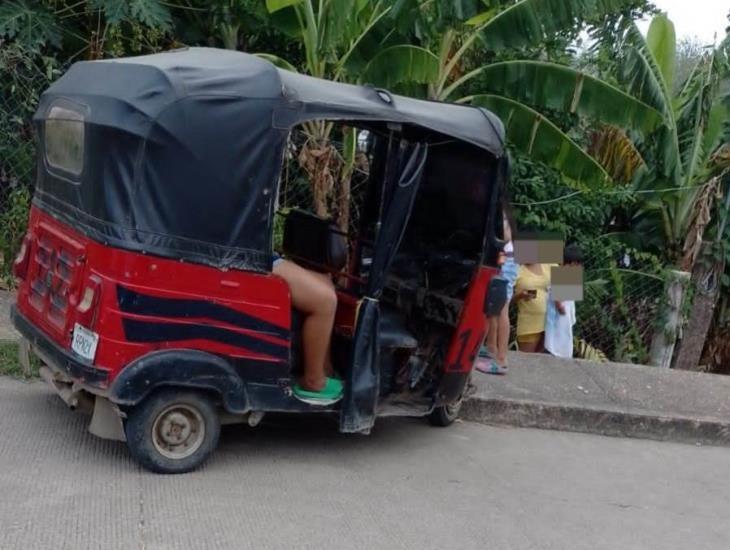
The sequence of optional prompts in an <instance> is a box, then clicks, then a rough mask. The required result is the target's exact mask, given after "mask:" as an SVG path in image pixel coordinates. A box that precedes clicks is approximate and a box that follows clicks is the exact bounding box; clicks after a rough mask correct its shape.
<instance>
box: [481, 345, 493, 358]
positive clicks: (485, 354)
mask: <svg viewBox="0 0 730 550" xmlns="http://www.w3.org/2000/svg"><path fill="white" fill-rule="evenodd" d="M478 357H479V359H494V356H493V355H492V352H491V351H489V348H488V347H487V346H482V347H480V348H479V355H478Z"/></svg>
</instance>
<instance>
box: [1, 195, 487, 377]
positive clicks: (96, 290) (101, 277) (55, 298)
mask: <svg viewBox="0 0 730 550" xmlns="http://www.w3.org/2000/svg"><path fill="white" fill-rule="evenodd" d="M15 271H16V275H17V276H18V278H19V279H20V282H21V284H20V285H19V289H18V296H17V308H18V311H19V312H20V313H21V314H22V315H23V316H24V317H26V318H27V319H28V320H29V321H30V322H31V323H32V324H33V325H34V326H36V327H37V328H39V329H40V330H41V331H43V333H45V334H46V335H47V336H48V337H49V338H50V339H51V340H53V341H54V342H55V343H57V344H58V345H60V346H61V347H62V348H63V349H65V350H70V349H71V337H72V333H73V329H74V325H75V324H76V323H79V324H81V325H82V326H84V327H86V328H88V329H90V330H92V331H94V332H96V333H98V334H99V345H98V349H97V354H96V358H95V361H94V366H95V367H96V368H99V369H103V370H105V371H107V373H108V376H107V379H106V382H104V383H103V384H102V387H107V386H109V385H111V384H112V382H113V381H114V379H115V378H116V377H117V375H118V374H119V373H120V371H121V370H122V369H124V368H125V366H127V365H129V364H130V363H132V362H133V361H134V360H136V359H139V358H140V357H142V356H144V355H147V354H148V353H150V352H153V351H156V350H162V349H194V350H200V351H206V352H211V353H215V354H219V355H223V356H226V357H229V358H232V359H249V360H255V361H257V362H258V364H260V368H262V369H265V368H266V363H270V364H271V365H272V369H274V368H278V369H279V370H280V371H281V370H282V368H283V370H284V371H286V372H288V370H287V369H288V366H287V365H283V364H282V359H281V357H279V358H277V357H272V356H268V355H266V354H264V353H261V352H257V351H255V350H253V349H245V346H244V347H241V346H240V345H237V346H234V345H228V344H225V343H221V342H218V341H214V340H209V339H186V340H165V341H161V342H154V343H139V342H132V341H129V340H128V339H127V338H126V337H125V331H124V327H123V321H124V320H125V319H129V320H141V317H140V316H139V315H136V314H134V313H129V312H124V311H121V310H120V306H119V303H118V292H117V287H118V286H123V287H124V288H126V289H129V290H131V291H133V292H136V293H139V294H143V295H146V296H153V297H156V298H163V299H176V300H202V301H206V302H212V303H213V304H217V305H221V306H225V307H226V308H230V309H232V310H235V311H237V312H240V313H243V314H246V315H249V316H251V317H255V318H257V319H260V320H262V321H264V322H267V323H270V324H272V325H275V326H276V327H280V328H281V329H284V331H285V332H286V331H289V330H290V329H291V298H290V295H289V289H288V287H287V285H286V283H285V282H284V280H283V279H281V278H279V277H277V276H275V275H272V274H260V273H253V272H245V271H237V270H230V271H225V270H220V269H216V268H213V267H209V266H205V265H199V264H191V263H186V262H181V261H176V260H171V259H164V258H160V257H156V256H148V255H145V254H140V253H135V252H129V251H125V250H121V249H117V248H113V247H110V246H105V245H104V244H102V243H99V242H96V241H94V240H91V239H89V238H87V237H85V236H83V235H82V234H81V233H79V232H78V231H76V230H73V229H71V228H70V227H69V226H67V225H66V224H63V223H61V222H59V221H58V220H56V219H55V218H54V217H52V216H50V215H48V214H47V213H45V212H43V211H41V210H40V209H38V208H37V207H33V208H32V209H31V214H30V221H29V227H28V233H27V235H26V239H25V246H24V250H23V252H21V254H20V256H19V258H18V260H17V261H16V270H15ZM497 274H498V270H497V269H495V268H491V267H481V268H480V269H479V270H478V272H477V274H476V276H475V277H474V279H473V281H472V283H471V285H470V287H469V290H468V293H467V297H466V300H465V302H464V308H463V310H462V312H461V315H460V318H459V322H458V326H457V328H456V330H455V331H454V334H453V336H452V338H451V343H450V345H449V349H448V353H447V357H446V364H445V370H446V373H447V374H449V375H451V378H453V376H454V375H456V376H458V377H459V378H461V376H462V375H463V377H464V380H465V379H466V376H467V375H468V373H469V372H470V370H471V368H472V366H473V363H474V359H475V357H476V353H477V351H478V349H479V346H480V345H481V343H482V341H483V339H484V336H485V334H486V330H487V319H486V318H485V315H484V313H483V304H484V299H485V296H486V293H487V288H488V285H489V282H490V280H491V279H492V277H494V276H495V275H497ZM358 302H359V299H358V297H357V296H354V295H352V294H351V293H348V292H346V291H340V292H339V303H338V311H337V315H336V320H335V330H336V331H337V332H338V333H340V334H343V335H345V336H351V335H352V333H353V327H354V325H355V319H356V312H357V306H358ZM143 318H144V320H145V321H153V322H159V323H161V324H171V323H172V324H175V325H177V326H180V325H185V324H189V325H197V326H200V325H201V324H202V325H205V326H209V327H218V328H222V329H226V330H228V331H233V332H235V333H237V334H242V335H247V336H253V337H255V338H256V339H257V340H259V341H263V342H270V343H274V344H279V345H281V346H285V347H286V349H290V343H291V339H290V338H285V337H281V336H275V335H273V334H271V333H267V332H266V331H252V330H250V329H248V330H247V329H244V328H241V327H240V326H237V325H235V324H231V323H227V322H225V321H221V320H216V319H211V318H201V317H194V316H192V314H190V315H188V314H187V313H186V315H185V316H184V317H183V318H175V319H170V318H169V317H154V316H150V315H145V316H144V317H143Z"/></svg>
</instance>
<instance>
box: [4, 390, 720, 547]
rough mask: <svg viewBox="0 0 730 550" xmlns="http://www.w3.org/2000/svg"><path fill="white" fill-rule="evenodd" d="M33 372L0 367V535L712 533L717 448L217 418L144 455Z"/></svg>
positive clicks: (691, 540)
mask: <svg viewBox="0 0 730 550" xmlns="http://www.w3.org/2000/svg"><path fill="white" fill-rule="evenodd" d="M85 426H86V418H85V417H83V416H81V415H79V414H77V413H73V412H71V411H69V410H67V409H66V408H65V405H63V404H62V403H61V401H60V400H59V399H58V398H57V397H55V396H54V395H52V394H51V393H50V391H49V390H48V389H47V388H46V387H45V386H44V385H43V384H42V383H40V382H33V383H23V382H19V381H15V380H10V379H7V378H0V441H2V444H1V445H0V549H2V550H12V549H21V548H22V549H30V550H35V549H42V550H45V549H51V548H53V549H73V550H83V549H87V548H88V549H105V550H106V549H109V550H111V549H117V548H120V549H155V550H157V549H178V548H180V549H196V550H198V549H201V550H204V549H249V548H251V549H256V550H260V549H287V550H291V549H310V548H311V549H329V548H332V549H338V550H340V549H350V548H354V549H359V548H362V549H373V548H382V549H388V550H390V549H419V550H422V549H460V550H462V549H463V550H467V549H479V550H484V549H523V548H524V549H553V548H554V549H557V550H568V549H592V550H594V549H610V550H615V549H619V548H620V549H621V550H629V549H637V548H646V549H656V548H661V549H663V550H667V549H675V548H676V549H686V548H692V549H693V550H697V549H704V548H712V549H723V550H724V549H726V548H727V547H728V540H730V522H729V521H728V519H727V511H728V510H729V509H730V478H729V477H728V476H727V464H728V462H729V461H730V449H727V448H719V447H698V446H694V445H686V444H676V443H664V442H654V441H642V440H633V439H619V438H609V437H601V436H596V435H585V434H576V433H562V432H555V431H539V430H531V429H518V428H496V427H487V426H483V425H480V424H471V423H467V422H463V423H458V424H456V425H455V426H452V427H451V428H448V429H436V428H431V427H429V426H427V425H426V424H425V423H424V422H422V421H418V420H408V419H398V420H386V421H382V422H381V423H380V424H379V425H378V426H377V427H376V430H375V431H374V433H373V434H372V435H371V436H369V437H363V436H344V435H340V434H338V433H337V432H336V426H335V424H334V422H332V421H330V420H328V419H326V418H311V417H309V418H303V417H296V418H281V417H279V418H276V419H273V420H269V421H268V422H266V421H265V422H264V423H262V425H261V426H259V427H258V428H256V429H251V428H242V427H229V428H226V429H224V432H223V437H222V441H221V445H220V448H219V449H218V451H217V453H216V454H215V456H214V457H213V459H212V460H211V461H210V462H209V463H208V464H207V465H206V466H205V467H204V468H203V469H201V470H199V471H197V472H195V473H192V474H187V475H183V476H158V475H154V474H149V473H147V472H144V471H142V470H141V469H140V468H139V467H138V466H137V465H136V464H135V463H134V462H133V461H132V460H131V458H130V457H129V455H128V453H127V451H126V447H125V446H124V444H120V443H113V442H107V441H102V440H99V439H96V438H94V437H93V436H91V435H90V434H88V433H87V432H86V430H85Z"/></svg>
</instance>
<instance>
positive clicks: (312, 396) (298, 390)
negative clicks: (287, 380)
mask: <svg viewBox="0 0 730 550" xmlns="http://www.w3.org/2000/svg"><path fill="white" fill-rule="evenodd" d="M292 389H293V390H294V397H296V398H297V399H299V400H300V401H304V402H305V403H309V404H310V405H320V406H321V405H331V404H332V403H337V402H338V401H339V400H340V399H342V395H343V388H342V380H337V379H336V378H327V382H326V383H325V385H324V388H322V389H321V390H320V391H310V390H305V389H304V388H302V387H301V386H300V385H299V384H294V387H293V388H292Z"/></svg>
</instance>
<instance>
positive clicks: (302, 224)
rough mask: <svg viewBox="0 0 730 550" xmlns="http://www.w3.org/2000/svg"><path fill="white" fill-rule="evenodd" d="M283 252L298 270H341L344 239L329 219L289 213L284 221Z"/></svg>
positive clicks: (294, 212)
mask: <svg viewBox="0 0 730 550" xmlns="http://www.w3.org/2000/svg"><path fill="white" fill-rule="evenodd" d="M282 244H283V247H282V248H283V250H282V251H283V253H284V255H285V256H286V257H287V258H288V259H291V260H293V261H294V262H296V263H298V264H299V265H301V266H302V267H306V268H307V269H312V270H314V271H319V272H325V271H329V272H336V271H341V270H342V269H343V268H344V267H345V265H346V263H347V239H346V236H345V234H344V233H343V232H342V231H340V229H339V228H338V227H337V224H335V223H334V222H333V221H332V220H329V219H325V218H320V217H319V216H315V215H314V214H310V213H309V212H305V211H303V210H291V211H290V212H289V213H288V214H287V216H286V220H285V221H284V239H283V243H282Z"/></svg>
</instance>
